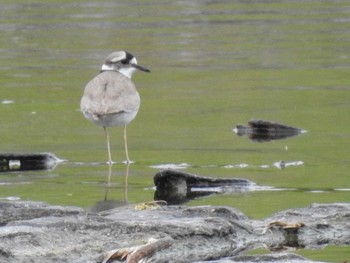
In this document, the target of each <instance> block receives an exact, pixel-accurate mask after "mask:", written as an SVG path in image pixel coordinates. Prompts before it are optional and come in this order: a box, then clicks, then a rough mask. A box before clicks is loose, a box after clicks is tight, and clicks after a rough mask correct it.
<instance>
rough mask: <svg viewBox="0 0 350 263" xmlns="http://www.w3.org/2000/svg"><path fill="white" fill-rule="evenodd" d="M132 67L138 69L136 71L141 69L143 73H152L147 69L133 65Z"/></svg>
mask: <svg viewBox="0 0 350 263" xmlns="http://www.w3.org/2000/svg"><path fill="white" fill-rule="evenodd" d="M131 66H132V67H134V68H136V69H139V70H141V71H144V72H151V71H150V70H149V69H148V68H145V67H143V66H140V65H137V64H131Z"/></svg>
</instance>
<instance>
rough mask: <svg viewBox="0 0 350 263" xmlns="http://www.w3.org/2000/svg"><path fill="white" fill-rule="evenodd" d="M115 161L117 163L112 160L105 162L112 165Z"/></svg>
mask: <svg viewBox="0 0 350 263" xmlns="http://www.w3.org/2000/svg"><path fill="white" fill-rule="evenodd" d="M115 163H117V162H114V161H107V162H106V164H108V165H113V164H115Z"/></svg>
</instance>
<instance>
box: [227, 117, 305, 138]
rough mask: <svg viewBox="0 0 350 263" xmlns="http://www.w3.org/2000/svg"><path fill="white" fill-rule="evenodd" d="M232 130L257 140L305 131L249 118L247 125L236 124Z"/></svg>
mask: <svg viewBox="0 0 350 263" xmlns="http://www.w3.org/2000/svg"><path fill="white" fill-rule="evenodd" d="M233 131H234V132H235V133H236V134H237V135H238V136H247V137H248V138H249V139H251V140H252V141H257V142H268V141H272V140H281V139H286V138H289V137H293V136H297V135H299V134H302V133H305V132H306V131H305V130H302V129H299V128H294V127H291V126H287V125H284V124H280V123H276V122H271V121H264V120H251V121H249V122H248V126H243V125H237V126H236V128H235V129H233Z"/></svg>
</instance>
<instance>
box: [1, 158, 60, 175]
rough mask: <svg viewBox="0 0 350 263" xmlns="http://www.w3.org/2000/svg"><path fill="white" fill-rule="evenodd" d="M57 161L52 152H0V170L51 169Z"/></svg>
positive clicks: (58, 160)
mask: <svg viewBox="0 0 350 263" xmlns="http://www.w3.org/2000/svg"><path fill="white" fill-rule="evenodd" d="M59 162H62V160H60V159H59V158H57V157H56V156H55V155H54V154H52V153H28V154H25V153H0V172H8V171H11V172H14V171H33V170H51V169H54V168H55V167H56V165H57V164H58V163H59Z"/></svg>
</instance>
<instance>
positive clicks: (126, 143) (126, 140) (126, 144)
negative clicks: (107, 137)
mask: <svg viewBox="0 0 350 263" xmlns="http://www.w3.org/2000/svg"><path fill="white" fill-rule="evenodd" d="M124 147H125V154H126V163H127V164H129V163H131V161H130V159H129V153H128V139H127V136H126V125H125V126H124Z"/></svg>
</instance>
